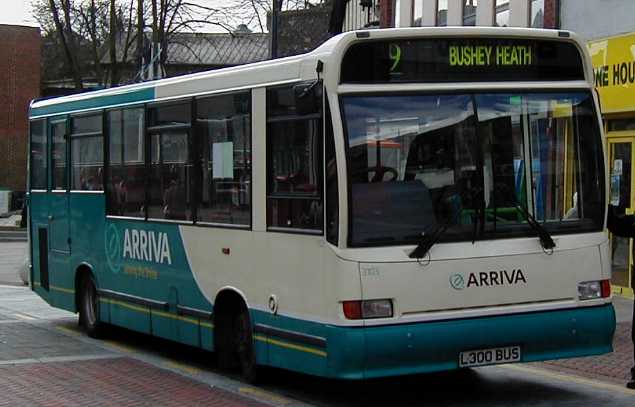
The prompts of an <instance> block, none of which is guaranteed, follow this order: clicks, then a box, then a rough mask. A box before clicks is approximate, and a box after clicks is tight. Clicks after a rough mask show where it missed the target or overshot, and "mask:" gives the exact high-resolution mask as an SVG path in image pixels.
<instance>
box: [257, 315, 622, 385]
mask: <svg viewBox="0 0 635 407" xmlns="http://www.w3.org/2000/svg"><path fill="white" fill-rule="evenodd" d="M252 313H253V315H254V321H255V323H260V324H265V325H268V326H271V327H275V328H278V329H281V330H287V331H292V332H295V333H299V334H307V335H312V336H319V337H322V338H324V339H326V344H327V345H326V348H319V347H315V346H312V345H311V344H309V343H307V342H304V343H303V341H302V339H301V338H295V339H293V338H292V339H289V337H287V338H283V337H276V336H274V335H273V334H269V335H264V334H261V333H257V334H256V344H257V348H256V349H257V352H258V353H259V355H258V362H259V363H263V364H268V365H271V366H276V367H280V368H284V369H290V370H295V371H299V372H303V373H309V374H314V375H319V376H327V377H333V378H340V379H365V378H374V377H386V376H396V375H406V374H415V373H425V372H435V371H443V370H451V369H457V368H458V357H459V353H460V352H462V351H465V350H470V349H486V348H496V347H503V346H511V345H517V346H520V347H521V352H522V360H521V361H522V362H533V361H539V360H549V359H558V358H568V357H578V356H589V355H597V354H602V353H607V352H611V351H612V340H613V334H614V331H615V312H614V309H613V306H612V305H610V304H609V305H605V306H597V307H585V308H576V309H568V310H557V311H548V312H532V313H525V314H514V315H505V316H492V317H482V318H472V319H457V320H450V321H439V322H426V323H415V324H402V325H388V326H376V327H357V328H347V327H337V326H332V325H324V324H318V323H314V322H309V321H302V320H299V319H294V318H287V317H281V316H272V315H270V314H267V313H262V312H258V311H252ZM264 352H267V353H266V356H264V355H263V354H262V353H264Z"/></svg>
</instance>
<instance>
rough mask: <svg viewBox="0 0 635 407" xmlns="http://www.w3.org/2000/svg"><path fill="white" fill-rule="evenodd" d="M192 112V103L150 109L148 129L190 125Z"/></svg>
mask: <svg viewBox="0 0 635 407" xmlns="http://www.w3.org/2000/svg"><path fill="white" fill-rule="evenodd" d="M191 112H192V110H191V105H190V103H179V104H175V105H165V106H155V107H151V108H149V109H148V127H155V126H174V125H189V124H190V121H191V120H192V113H191Z"/></svg>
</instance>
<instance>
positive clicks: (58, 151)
mask: <svg viewBox="0 0 635 407" xmlns="http://www.w3.org/2000/svg"><path fill="white" fill-rule="evenodd" d="M51 142H52V144H51V168H52V170H53V171H52V174H51V176H52V184H51V189H53V190H66V189H67V186H68V183H67V177H68V175H67V171H66V121H59V122H53V123H51Z"/></svg>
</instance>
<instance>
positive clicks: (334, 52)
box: [30, 27, 592, 118]
mask: <svg viewBox="0 0 635 407" xmlns="http://www.w3.org/2000/svg"><path fill="white" fill-rule="evenodd" d="M417 37H445V38H448V37H457V38H467V37H499V38H507V37H514V38H543V39H557V40H562V41H569V42H574V43H575V44H576V45H577V47H578V49H579V50H580V53H581V54H582V55H583V61H584V64H585V73H586V76H587V81H590V80H591V78H592V72H591V71H590V69H591V68H590V66H591V64H590V60H589V59H588V58H589V57H588V54H587V50H586V47H583V46H582V45H581V43H580V41H579V40H578V39H577V38H576V36H575V35H574V34H573V33H571V32H568V31H562V30H560V31H557V30H542V29H527V28H500V27H412V28H391V29H379V30H366V31H351V32H346V33H343V34H340V35H337V36H335V37H333V38H331V39H329V40H328V41H326V42H325V43H324V44H322V45H321V46H320V47H318V48H316V49H315V50H313V51H311V52H309V53H307V54H302V55H297V56H292V57H286V58H280V59H275V60H269V61H263V62H257V63H253V64H247V65H241V66H237V67H230V68H223V69H218V70H211V71H205V72H198V73H194V74H189V75H182V76H175V77H171V78H165V79H159V80H155V81H149V82H143V83H136V84H131V85H124V86H117V87H113V88H109V89H103V90H98V91H92V92H86V93H81V94H75V95H70V96H63V97H58V98H52V99H46V100H39V101H34V102H32V104H31V111H30V117H32V118H35V117H40V116H51V115H57V114H66V113H77V112H82V111H89V110H95V109H104V108H112V107H117V106H123V105H133V104H142V103H148V102H157V101H166V100H171V99H180V98H186V97H193V96H200V95H207V94H214V93H222V92H230V91H237V90H241V89H250V88H254V87H262V86H273V85H281V84H285V83H293V82H297V81H300V80H311V79H315V78H316V76H317V74H316V63H317V60H318V59H319V60H321V61H322V62H324V73H325V80H328V79H327V78H326V75H328V74H329V71H330V72H331V76H332V77H333V74H334V73H335V75H336V74H337V73H339V64H338V66H335V67H334V68H331V69H329V62H330V61H341V60H342V57H343V55H344V52H345V51H346V49H348V47H349V46H350V45H351V44H352V43H354V42H361V41H369V40H370V41H372V40H379V39H391V38H402V39H403V38H417ZM335 80H337V79H335Z"/></svg>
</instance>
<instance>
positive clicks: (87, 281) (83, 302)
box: [79, 275, 104, 338]
mask: <svg viewBox="0 0 635 407" xmlns="http://www.w3.org/2000/svg"><path fill="white" fill-rule="evenodd" d="M79 324H80V325H81V326H82V327H83V328H84V330H85V331H86V333H87V334H88V336H90V337H91V338H101V337H102V336H103V334H104V324H103V323H102V322H101V321H100V320H99V296H98V294H97V288H96V287H95V281H94V280H93V277H92V276H91V275H86V276H84V278H83V279H82V283H81V295H80V301H79Z"/></svg>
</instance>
